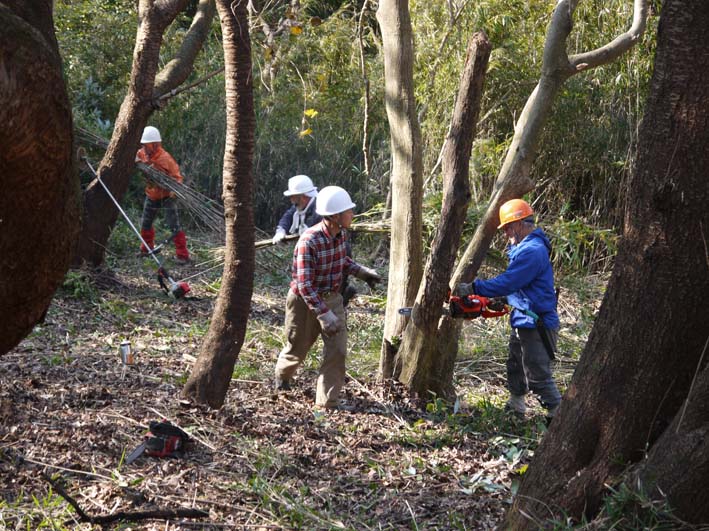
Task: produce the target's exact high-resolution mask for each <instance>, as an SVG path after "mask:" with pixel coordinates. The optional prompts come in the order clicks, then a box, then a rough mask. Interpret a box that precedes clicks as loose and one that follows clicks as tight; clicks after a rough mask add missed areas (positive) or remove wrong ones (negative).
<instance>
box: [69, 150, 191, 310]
mask: <svg viewBox="0 0 709 531" xmlns="http://www.w3.org/2000/svg"><path fill="white" fill-rule="evenodd" d="M79 158H81V160H82V161H83V162H85V163H86V166H88V168H89V170H91V173H93V174H94V177H96V180H97V181H98V182H99V184H100V185H101V186H102V187H103V189H104V190H105V191H106V193H107V194H108V197H110V198H111V201H113V204H114V205H116V208H117V209H118V211H119V212H120V213H121V214H123V217H124V218H125V220H126V221H127V222H128V225H130V228H131V229H133V232H135V234H136V235H137V236H138V238H139V239H140V242H141V243H142V244H143V245H144V246H145V248H146V249H149V248H150V246H149V245H148V244H147V243H146V241H145V240H144V239H143V237H142V236H141V235H140V231H139V230H138V229H136V228H135V225H133V222H132V221H131V220H130V218H129V217H128V214H126V212H125V210H123V208H121V205H120V204H118V201H116V198H115V197H113V194H112V193H111V191H110V190H109V189H108V187H107V186H106V185H105V184H104V182H103V181H102V180H101V177H99V176H98V173H96V170H94V168H93V166H92V165H91V163H90V162H89V159H88V158H87V157H86V154H85V153H84V152H82V151H80V152H79ZM168 241H169V240H168ZM147 254H149V255H150V256H152V257H153V259H154V260H155V262H156V263H157V264H158V282H159V283H160V287H161V288H162V289H163V290H164V291H165V293H167V294H168V295H169V296H170V297H172V298H173V299H181V298H182V297H184V296H185V295H186V294H187V293H189V292H190V286H189V284H187V282H184V281H183V282H176V281H174V280H173V279H172V277H171V276H170V274H169V273H168V272H167V269H165V266H163V264H162V262H161V261H160V259H159V258H158V257H157V256H156V255H155V250H152V251H150V252H148V253H147Z"/></svg>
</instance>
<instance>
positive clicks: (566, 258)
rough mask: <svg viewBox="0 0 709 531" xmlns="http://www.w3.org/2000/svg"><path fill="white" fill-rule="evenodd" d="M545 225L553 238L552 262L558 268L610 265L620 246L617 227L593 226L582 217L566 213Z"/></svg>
mask: <svg viewBox="0 0 709 531" xmlns="http://www.w3.org/2000/svg"><path fill="white" fill-rule="evenodd" d="M544 228H545V231H546V232H547V234H548V236H549V238H550V239H551V240H552V242H553V244H552V263H553V264H554V268H555V270H556V271H557V272H563V273H582V272H584V271H606V270H609V269H610V266H611V265H612V258H613V257H614V256H615V254H616V252H617V247H618V235H617V234H616V233H615V231H613V230H611V229H601V228H598V227H594V226H593V225H591V224H589V223H586V222H585V221H584V219H583V218H580V217H576V218H571V219H569V220H567V219H565V217H564V215H563V214H562V215H561V216H560V217H558V218H556V219H555V220H554V222H553V223H552V224H551V225H547V226H545V227H544Z"/></svg>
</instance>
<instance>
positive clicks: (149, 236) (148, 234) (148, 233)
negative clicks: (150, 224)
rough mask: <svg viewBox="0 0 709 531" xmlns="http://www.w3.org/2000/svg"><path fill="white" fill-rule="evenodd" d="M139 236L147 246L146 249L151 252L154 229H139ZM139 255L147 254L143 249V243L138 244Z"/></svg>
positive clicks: (153, 244)
mask: <svg viewBox="0 0 709 531" xmlns="http://www.w3.org/2000/svg"><path fill="white" fill-rule="evenodd" d="M140 236H141V237H142V238H143V241H145V243H147V244H148V247H149V248H150V249H151V250H152V249H153V247H155V229H154V228H152V229H147V230H146V229H140ZM140 254H148V249H146V248H145V245H143V242H140Z"/></svg>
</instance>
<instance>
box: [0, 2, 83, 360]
mask: <svg viewBox="0 0 709 531" xmlns="http://www.w3.org/2000/svg"><path fill="white" fill-rule="evenodd" d="M0 27H2V30H1V31H0V103H1V104H0V123H1V124H2V127H0V175H2V185H3V186H2V187H3V191H2V193H0V234H2V237H0V279H2V280H1V281H0V301H2V304H0V355H2V354H4V353H6V352H7V351H8V350H10V349H11V348H13V347H14V346H15V345H17V344H18V343H19V342H20V340H22V338H24V337H25V336H26V335H27V334H28V333H29V332H30V331H31V330H32V328H33V327H34V325H35V324H36V323H37V322H38V321H39V320H41V318H42V316H43V314H44V312H45V311H46V310H47V307H48V306H49V303H50V301H51V299H52V295H53V294H54V291H55V290H56V289H57V287H58V286H59V284H60V283H61V281H62V279H63V277H64V274H65V273H66V270H67V268H68V267H69V261H70V259H71V253H72V251H73V247H74V244H75V242H76V236H77V232H78V229H79V209H80V206H79V205H80V202H79V199H80V195H79V180H78V176H77V174H76V169H75V167H74V161H73V153H72V151H73V150H72V143H73V136H72V121H71V107H70V105H69V99H68V97H67V93H66V89H65V86H64V80H63V78H62V71H61V59H60V57H59V50H58V47H57V41H56V38H55V36H54V29H53V22H52V2H50V1H48V0H45V1H38V2H4V3H3V4H2V5H0Z"/></svg>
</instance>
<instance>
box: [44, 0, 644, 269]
mask: <svg viewBox="0 0 709 531" xmlns="http://www.w3.org/2000/svg"><path fill="white" fill-rule="evenodd" d="M362 3H363V2H362V0H356V1H353V2H348V1H343V0H307V1H303V2H301V6H300V8H297V7H296V8H294V7H293V6H291V4H290V3H289V2H285V1H276V2H273V3H271V4H268V5H267V6H266V7H264V11H263V12H262V13H261V14H262V16H263V19H264V20H266V21H267V22H269V23H270V24H271V25H272V26H273V28H274V29H277V28H279V24H281V26H280V29H281V30H282V32H281V33H279V34H278V35H277V36H276V37H275V39H274V40H268V39H267V38H266V36H265V35H264V34H263V32H262V31H260V25H259V24H258V23H256V21H253V22H254V23H253V24H252V32H251V38H252V50H253V60H254V79H255V81H256V82H255V83H254V98H255V105H256V115H257V124H258V128H257V131H256V152H255V167H254V176H255V181H256V188H255V191H254V207H255V213H256V224H257V226H259V227H263V228H265V229H266V230H268V231H270V230H271V228H272V227H273V226H274V225H275V223H276V221H277V220H278V218H279V216H280V215H281V214H282V212H283V211H284V210H285V209H286V208H287V206H288V202H287V201H286V200H285V199H284V198H283V196H282V194H281V192H282V190H283V189H284V187H285V184H286V181H287V179H288V178H289V177H290V176H292V175H294V174H297V173H306V174H308V175H310V176H311V177H312V178H313V180H314V181H315V182H316V184H317V185H318V186H319V187H321V188H322V187H323V186H325V185H328V184H338V185H341V186H344V187H345V188H346V189H348V190H349V191H350V192H351V194H352V195H353V198H354V200H355V202H356V203H357V204H358V209H359V210H360V211H364V210H366V209H368V208H369V207H370V206H372V205H376V204H378V203H379V204H381V203H382V202H383V201H384V199H385V197H386V189H387V187H388V165H389V140H388V137H389V133H388V123H387V118H386V113H385V108H384V98H383V97H382V95H383V92H384V78H383V76H384V71H383V60H382V57H381V54H380V49H381V36H380V35H379V30H378V26H377V24H376V20H375V17H374V11H373V7H372V6H371V5H370V7H369V9H368V11H367V12H366V13H365V17H364V22H365V23H364V25H363V28H364V32H363V41H364V42H363V45H364V56H365V62H366V70H367V75H368V78H369V82H370V108H369V113H370V116H369V131H368V133H369V145H368V149H369V153H370V155H371V158H372V160H371V163H372V164H371V168H370V174H369V175H368V176H367V175H365V174H364V164H363V155H362V146H361V143H362V136H363V118H364V117H363V103H364V101H363V97H364V82H363V79H362V75H361V71H360V64H359V57H360V54H359V47H358V38H357V37H358V34H357V31H358V30H357V22H358V19H359V13H360V10H361V8H362ZM453 4H455V3H448V2H428V1H421V0H413V1H412V2H410V10H411V17H412V24H413V30H414V39H415V52H416V56H415V65H414V76H415V79H414V81H415V96H416V100H417V102H418V112H419V115H420V117H421V129H422V135H423V159H424V174H425V177H428V176H429V173H431V172H432V171H433V168H434V166H435V165H436V162H437V160H438V156H439V153H440V148H441V145H442V142H443V140H444V138H445V135H446V132H447V129H448V124H449V122H450V114H451V112H452V109H453V103H454V99H455V97H456V93H457V90H458V84H459V81H460V73H461V70H462V67H463V64H464V60H465V54H466V48H467V44H468V40H469V38H470V36H471V35H472V33H473V31H475V30H484V31H485V32H486V33H487V35H488V37H489V39H490V41H491V43H492V45H493V50H492V54H491V57H490V63H489V68H488V76H487V80H486V88H485V93H484V95H483V102H482V111H481V122H480V124H479V125H478V133H477V138H476V141H475V143H474V148H473V154H472V160H471V187H472V196H473V204H472V205H471V212H470V213H469V219H468V222H467V223H466V232H465V233H464V238H467V237H469V236H470V234H471V230H472V228H474V226H475V225H476V224H477V222H478V220H479V219H480V216H481V214H482V211H483V209H484V207H485V205H486V203H487V200H488V197H489V194H490V192H491V190H492V186H493V183H494V180H495V177H496V176H497V174H498V172H499V170H500V167H501V164H502V160H503V157H504V155H505V152H506V149H507V147H508V146H509V142H510V140H511V138H512V134H513V129H514V123H515V120H516V117H517V116H519V113H520V112H521V110H522V108H523V106H524V104H525V102H526V100H527V98H528V97H529V95H530V94H531V92H532V90H533V89H534V86H535V85H536V83H537V81H538V78H539V74H540V70H541V61H542V52H543V46H544V40H545V36H546V30H547V26H548V23H549V21H550V19H551V13H552V9H553V5H551V4H549V2H546V1H543V0H511V1H504V2H503V1H501V0H480V1H476V2H468V3H466V4H465V6H464V8H463V9H462V10H461V11H460V13H459V14H458V15H459V16H458V18H457V19H456V20H455V21H454V22H453V23H451V15H452V14H451V13H449V11H448V9H449V6H450V5H453ZM135 11H136V10H135V5H134V3H132V2H129V1H128V0H101V1H98V2H89V1H86V0H83V1H72V2H69V1H62V2H57V4H56V6H55V19H56V27H57V36H58V40H59V43H60V49H61V53H62V57H63V60H64V65H65V75H66V78H67V83H68V86H69V90H70V94H71V98H72V100H73V102H74V115H75V121H76V123H77V124H78V125H81V126H82V127H86V128H88V129H90V130H92V131H94V132H96V133H97V134H100V135H101V136H104V137H107V136H109V134H110V132H111V130H112V124H113V120H114V118H115V116H116V114H117V111H118V107H119V105H120V103H121V101H122V99H123V96H124V94H125V91H126V87H127V85H128V79H129V75H130V66H131V58H132V49H133V46H134V39H135V30H136V24H137V20H136V13H135ZM631 16H632V3H630V2H627V1H626V0H611V1H601V0H590V1H589V2H583V3H581V4H580V5H579V7H578V8H577V10H576V13H575V17H574V29H573V31H572V33H571V37H570V39H569V43H568V51H569V53H570V54H573V53H577V52H582V51H588V50H592V49H594V48H597V47H599V46H601V45H603V44H606V43H607V42H610V41H611V40H612V39H613V38H614V37H615V36H617V35H619V34H620V33H622V32H624V31H626V30H627V28H628V27H629V25H630V22H631ZM284 21H285V22H284ZM188 22H189V21H188V19H187V18H186V17H185V16H184V15H183V16H181V17H180V18H179V20H178V21H177V23H176V24H173V25H172V26H171V27H170V28H169V29H168V31H167V32H166V34H165V38H164V43H163V47H162V50H161V54H162V56H163V58H164V59H165V60H167V59H169V58H171V57H172V56H173V54H174V53H175V51H176V50H177V49H178V47H179V45H180V42H181V39H182V36H183V35H184V32H185V28H186V27H187V25H188ZM656 22H657V17H653V18H651V20H650V25H649V27H648V30H647V31H646V33H645V35H644V36H643V37H642V39H641V42H639V43H638V45H637V46H635V47H634V48H633V49H632V50H631V51H630V52H629V53H627V54H625V55H624V56H622V57H621V58H620V59H619V60H618V61H616V62H614V63H612V64H609V65H605V66H603V67H600V68H596V69H593V70H590V71H588V72H584V73H582V74H579V75H577V76H574V77H573V78H571V79H570V80H569V81H568V82H567V83H566V84H565V85H564V88H563V90H562V93H561V94H560V95H559V96H558V97H557V100H556V102H555V105H554V108H553V112H552V114H551V115H550V116H549V120H548V122H547V125H546V127H545V130H544V133H543V136H542V138H541V140H540V143H539V153H538V157H537V158H536V160H535V163H534V166H533V170H532V174H533V178H534V179H535V181H536V182H537V183H538V186H537V188H536V189H535V191H534V193H533V195H532V196H531V197H530V199H531V200H533V201H534V204H535V209H536V210H537V211H539V212H540V213H541V214H542V217H544V218H550V217H552V216H554V217H559V216H560V215H561V214H563V218H564V220H567V221H566V222H564V223H561V222H560V223H559V224H558V226H556V225H557V224H555V227H554V228H555V229H558V234H559V238H560V241H561V242H562V243H561V244H560V247H559V249H558V252H557V254H556V256H555V260H556V264H557V265H558V266H561V267H562V269H568V270H571V271H578V270H580V269H592V270H594V269H604V268H605V267H607V265H608V260H607V258H608V257H609V256H612V255H613V253H614V251H615V238H614V236H613V233H612V232H610V230H609V229H610V228H617V227H618V225H619V223H620V213H621V212H622V208H623V197H624V187H625V185H626V181H627V175H628V172H629V171H630V170H631V169H632V165H633V160H632V153H633V148H634V142H635V139H636V129H637V124H638V122H639V119H640V116H641V114H642V105H643V101H644V95H645V92H646V90H647V85H648V81H649V77H650V74H651V64H652V59H653V48H654V41H655V25H656ZM292 28H297V31H295V30H293V31H289V29H292ZM222 65H223V52H222V50H221V42H220V28H219V21H218V20H216V19H215V20H214V22H213V33H212V34H211V35H210V37H209V38H208V39H207V42H206V43H205V47H204V50H203V52H202V53H200V54H199V56H198V58H197V61H196V63H195V68H194V71H193V73H192V75H191V76H190V77H189V79H188V80H187V83H191V82H194V81H196V80H199V79H201V78H203V77H204V76H206V75H207V74H209V73H211V72H214V71H215V70H217V69H218V68H221V67H222ZM151 123H153V124H154V125H156V126H158V127H159V128H160V129H161V131H162V133H163V136H164V138H165V146H166V148H167V149H168V150H169V151H170V152H171V153H172V154H173V155H174V156H175V158H176V159H177V160H178V162H179V163H180V165H181V168H182V170H183V173H184V174H185V175H186V177H187V180H188V182H189V183H191V184H192V185H193V186H195V187H196V188H197V189H199V190H200V191H202V192H204V193H205V194H206V195H208V196H210V197H212V198H219V197H220V196H221V173H222V159H223V151H224V133H225V127H226V125H225V111H224V79H223V75H217V76H215V77H213V78H211V79H210V80H208V81H207V82H205V83H202V84H200V85H198V86H196V87H194V88H192V89H190V90H189V91H187V92H184V93H181V94H180V95H178V96H176V97H175V98H172V99H171V100H169V102H168V104H167V105H166V107H165V108H164V109H163V110H161V111H160V112H159V113H155V114H154V115H153V116H152V117H151ZM437 172H439V170H437ZM441 186H442V183H441V182H440V173H436V174H434V175H433V178H432V180H431V184H430V185H429V189H428V191H427V198H426V201H425V204H424V242H430V241H431V235H432V234H433V231H434V230H435V227H436V225H437V220H438V216H439V213H440V203H441V196H440V189H441ZM140 188H141V187H139V186H134V192H132V193H135V194H137V195H139V192H140ZM576 218H579V219H580V220H582V221H574V220H575V219H576ZM185 221H187V220H185ZM427 244H428V243H427Z"/></svg>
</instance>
